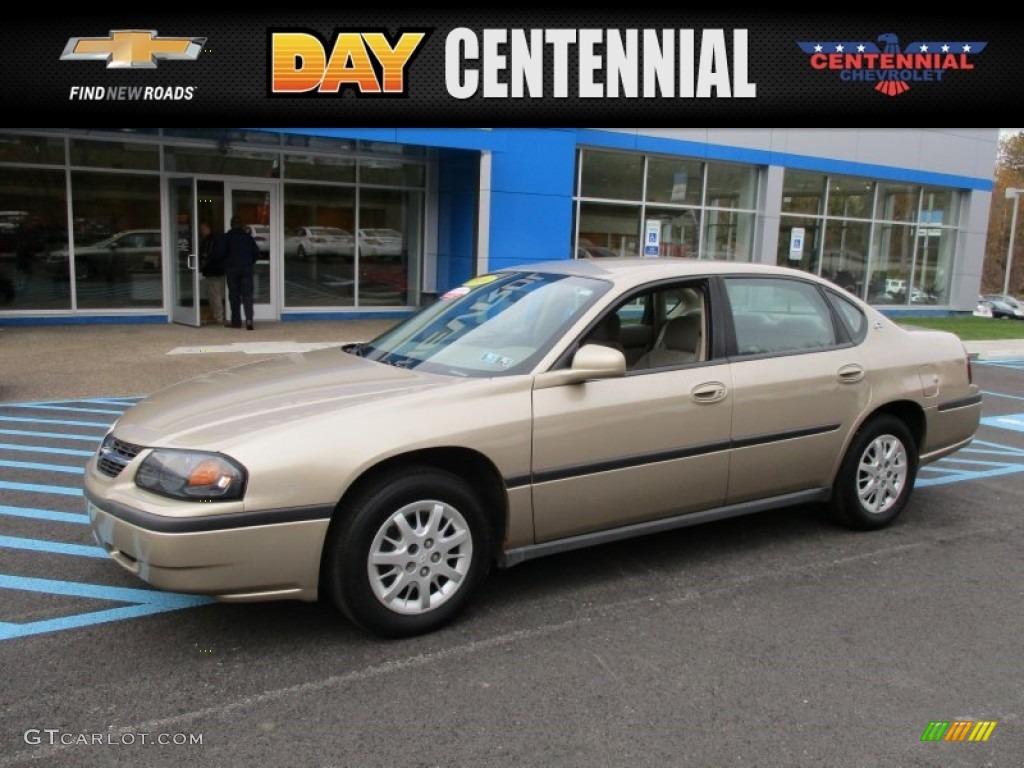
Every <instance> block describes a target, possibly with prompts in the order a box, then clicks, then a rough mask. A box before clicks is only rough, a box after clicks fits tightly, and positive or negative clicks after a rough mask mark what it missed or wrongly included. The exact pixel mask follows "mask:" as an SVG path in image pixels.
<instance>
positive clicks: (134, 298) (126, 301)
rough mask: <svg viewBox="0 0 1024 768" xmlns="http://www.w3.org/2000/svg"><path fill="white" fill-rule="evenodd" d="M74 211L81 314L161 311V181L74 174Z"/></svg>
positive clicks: (73, 262)
mask: <svg viewBox="0 0 1024 768" xmlns="http://www.w3.org/2000/svg"><path fill="white" fill-rule="evenodd" d="M71 208H72V211H73V212H74V217H75V232H74V245H73V248H72V251H71V269H73V270H74V274H75V296H76V299H77V306H78V308H79V309H132V308H138V307H161V306H163V279H162V267H161V259H162V257H161V254H162V252H163V248H162V238H161V232H160V179H159V177H157V176H141V175H135V174H109V173H98V172H91V171H75V172H73V173H72V174H71Z"/></svg>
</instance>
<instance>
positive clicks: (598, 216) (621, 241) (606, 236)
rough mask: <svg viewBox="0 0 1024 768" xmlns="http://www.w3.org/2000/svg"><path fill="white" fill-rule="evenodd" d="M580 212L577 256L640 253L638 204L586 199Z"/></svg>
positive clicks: (588, 256) (634, 254) (631, 254)
mask: <svg viewBox="0 0 1024 768" xmlns="http://www.w3.org/2000/svg"><path fill="white" fill-rule="evenodd" d="M579 211H580V214H579V235H578V238H577V241H576V242H577V246H576V258H578V259H579V258H583V259H591V258H603V257H608V256H639V255H640V211H641V207H640V206H639V205H636V204H634V205H612V204H609V203H589V202H585V203H580V206H579ZM694 239H696V238H695V236H694Z"/></svg>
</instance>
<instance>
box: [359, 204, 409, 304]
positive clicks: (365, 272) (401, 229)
mask: <svg viewBox="0 0 1024 768" xmlns="http://www.w3.org/2000/svg"><path fill="white" fill-rule="evenodd" d="M422 211H423V193H422V192H413V191H403V190H398V189H366V188H363V189H362V190H361V191H360V194H359V231H358V236H357V238H356V243H357V247H358V250H357V253H358V257H357V261H358V264H359V305H360V306H371V305H372V306H406V305H416V304H418V303H419V283H420V280H419V258H418V255H419V254H420V253H422V250H423V249H422V244H421V242H420V241H421V234H420V233H421V232H422V231H423V213H422Z"/></svg>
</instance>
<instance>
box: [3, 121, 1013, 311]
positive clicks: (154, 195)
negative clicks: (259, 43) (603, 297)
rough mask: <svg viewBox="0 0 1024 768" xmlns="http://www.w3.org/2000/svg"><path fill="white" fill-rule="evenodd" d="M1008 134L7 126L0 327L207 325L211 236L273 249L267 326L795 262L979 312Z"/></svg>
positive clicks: (264, 290) (864, 285)
mask: <svg viewBox="0 0 1024 768" xmlns="http://www.w3.org/2000/svg"><path fill="white" fill-rule="evenodd" d="M998 138H999V129H997V128H920V129H864V128H857V129H854V128H831V129H829V128H700V129H697V128H660V129H646V128H630V129H611V128H608V129H605V128H601V129H595V128H502V129H477V128H422V129H420V128H359V129H347V128H323V129H248V128H237V129H195V130H186V129H169V128H168V129H103V130H94V129H52V130H42V129H40V130H36V129H32V130H28V129H21V130H19V129H4V130H2V131H0V325H2V324H13V323H82V322H105V323H110V322H125V323H143V322H159V323H167V322H178V323H184V324H191V325H196V324H199V322H200V321H201V318H202V316H203V314H204V307H203V302H204V300H205V291H204V290H203V286H202V279H203V278H202V277H201V276H200V274H199V271H198V269H197V264H196V253H197V251H198V237H199V234H198V232H199V226H198V225H199V224H200V223H201V222H208V223H210V224H211V226H212V227H213V228H214V231H223V230H224V229H225V228H226V223H227V222H228V221H229V220H230V218H231V216H232V215H234V214H237V215H239V216H240V217H241V218H242V219H243V221H244V222H245V224H246V225H247V226H248V227H249V228H250V231H251V232H252V233H253V235H254V236H255V237H256V239H257V242H258V244H259V246H260V252H261V258H260V260H259V262H257V266H256V270H257V272H256V317H257V319H259V320H298V319H312V318H341V317H353V318H355V317H381V316H390V315H394V316H396V317H398V316H401V315H404V314H408V313H409V312H410V311H411V310H413V309H415V308H417V307H419V306H422V305H423V304H425V303H429V302H430V301H431V300H432V299H433V298H434V297H435V296H437V295H438V294H439V293H443V292H444V291H446V290H448V289H450V288H452V287H454V286H456V285H459V284H460V283H462V282H464V281H465V280H467V279H469V278H470V277H473V276H474V275H477V274H480V273H483V272H487V271H492V270H495V269H500V268H503V267H508V266H513V265H522V264H528V263H533V262H540V261H548V260H562V259H572V258H592V259H605V258H617V257H625V256H645V257H650V258H674V257H688V258H697V259H718V260H727V261H743V262H751V261H752V262H763V263H769V264H782V265H788V266H792V267H796V268H799V269H801V270H805V271H807V272H812V273H814V274H820V275H823V276H825V277H827V278H828V279H830V280H832V281H834V282H835V283H837V284H839V285H841V286H842V287H843V288H845V289H847V290H849V291H851V292H853V293H855V294H857V295H859V296H861V297H862V298H864V299H865V300H867V301H868V302H870V303H871V304H873V305H876V306H878V307H880V308H884V309H886V310H892V311H894V312H941V313H948V312H950V311H958V312H959V311H970V310H972V309H973V308H974V306H975V304H976V301H977V296H978V292H979V288H980V283H981V274H982V264H983V260H984V252H985V240H986V233H987V228H988V217H989V206H990V199H991V191H992V187H993V175H994V170H995V163H996V157H997V150H998Z"/></svg>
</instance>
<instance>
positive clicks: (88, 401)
mask: <svg viewBox="0 0 1024 768" xmlns="http://www.w3.org/2000/svg"><path fill="white" fill-rule="evenodd" d="M140 399H141V397H97V398H82V399H78V400H57V401H49V402H36V403H0V435H3V436H4V438H5V439H4V440H3V442H0V456H2V457H3V458H0V492H2V491H4V490H8V491H21V492H29V493H36V494H39V502H38V503H39V506H17V505H14V504H8V503H3V500H2V497H0V522H2V520H3V518H4V517H10V518H21V519H28V520H36V521H39V522H41V523H43V524H46V525H47V526H48V527H47V528H46V533H47V534H50V533H52V534H53V537H52V538H28V537H24V536H10V535H6V534H3V533H2V532H0V550H19V551H22V552H32V553H38V555H39V559H38V561H33V562H38V563H39V565H40V567H41V568H48V567H49V566H50V563H49V561H48V559H47V558H50V557H54V556H56V557H61V556H67V557H80V558H88V559H101V560H106V559H108V557H109V556H108V555H107V553H106V552H104V551H103V549H102V548H101V547H99V546H97V545H96V544H92V543H90V544H82V543H76V542H73V541H68V540H66V539H68V538H69V535H68V534H69V533H70V532H71V530H72V529H66V528H61V527H60V526H61V524H65V525H67V524H69V525H72V526H83V525H88V523H89V517H88V515H86V514H85V513H84V512H68V511H64V510H62V509H60V507H61V506H66V505H67V504H68V501H67V499H69V498H71V497H74V498H77V499H80V500H83V502H84V497H83V495H82V488H81V485H80V484H73V485H63V484H55V483H46V482H26V480H31V479H33V478H34V477H35V473H37V472H38V473H58V474H77V475H81V473H82V472H83V471H84V464H85V462H84V461H83V459H85V458H87V457H88V456H90V455H92V452H93V451H92V450H91V449H90V450H85V447H86V444H88V445H89V446H90V447H91V448H95V446H97V445H98V444H99V442H100V440H102V439H103V435H105V434H106V432H107V430H108V429H109V428H110V426H111V424H113V422H114V420H115V419H116V418H117V417H118V416H120V415H121V414H122V413H124V412H125V411H126V410H128V409H129V408H131V407H132V406H133V405H135V403H137V402H138V401H139V400H140ZM63 414H67V416H66V417H64V416H63ZM76 415H79V416H81V418H80V419H76V418H74V417H75V416H76ZM101 416H102V417H108V418H105V419H103V420H91V419H93V418H96V417H101ZM87 419H88V420H87ZM22 425H24V426H22ZM62 427H64V428H68V429H69V430H70V429H73V430H76V431H69V432H67V433H64V432H60V431H57V430H59V429H60V428H62ZM14 440H18V441H19V442H13V441H14ZM72 446H73V447H72ZM61 456H64V457H66V458H67V459H69V460H71V461H73V462H75V463H69V464H56V463H52V461H54V460H58V459H59V457H61ZM8 457H9V458H8ZM33 458H39V459H43V460H42V461H31V460H30V459H33ZM46 459H50V460H51V461H46ZM15 472H16V473H18V474H17V476H14V475H13V473H15ZM61 499H64V501H63V502H62V501H61ZM47 501H49V502H50V503H49V504H47ZM53 523H56V524H58V525H50V524H53ZM77 530H79V531H80V530H81V528H78V529H77ZM116 572H118V573H119V570H118V571H116ZM0 590H13V591H22V592H36V593H41V594H48V595H58V596H67V597H77V598H92V599H95V600H98V601H103V602H106V603H109V602H120V603H124V605H122V606H118V607H114V608H110V607H105V608H102V609H100V610H94V611H77V612H74V613H70V614H66V615H60V616H55V617H51V618H46V619H41V620H37V621H30V622H11V621H5V620H4V617H3V615H2V612H0V641H2V640H12V639H15V638H21V637H28V636H32V635H39V634H44V633H48V632H59V631H63V630H69V629H77V628H80V627H87V626H92V625H95V624H102V623H106V622H113V621H123V620H126V619H134V618H139V617H142V616H151V615H154V614H158V613H166V612H168V611H177V610H182V609H185V608H193V607H197V606H201V605H207V604H209V603H213V602H215V600H214V599H213V598H209V597H205V596H201V595H187V594H179V593H172V592H162V591H159V590H154V589H149V588H139V589H130V588H124V587H116V586H112V585H108V584H93V583H87V582H76V581H61V580H56V579H46V578H34V577H32V576H25V575H15V574H9V573H0Z"/></svg>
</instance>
